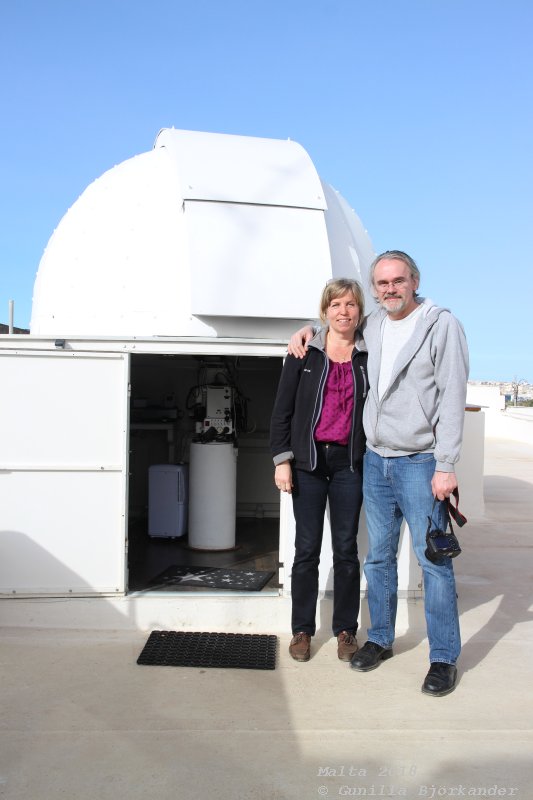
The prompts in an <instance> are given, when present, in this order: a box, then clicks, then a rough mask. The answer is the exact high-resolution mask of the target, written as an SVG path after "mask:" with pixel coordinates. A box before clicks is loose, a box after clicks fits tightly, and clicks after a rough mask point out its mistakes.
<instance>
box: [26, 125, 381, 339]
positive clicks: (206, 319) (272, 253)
mask: <svg viewBox="0 0 533 800" xmlns="http://www.w3.org/2000/svg"><path fill="white" fill-rule="evenodd" d="M373 255H374V253H373V249H372V245H371V242H370V240H369V238H368V236H367V234H366V232H365V231H364V229H363V227H362V225H361V222H360V221H359V219H358V217H357V215H356V214H355V213H354V212H353V211H352V210H351V209H350V208H349V206H348V205H347V203H346V202H345V201H344V200H343V198H342V197H341V196H340V195H339V194H338V193H337V192H335V191H334V190H333V189H332V188H331V187H330V186H328V185H326V184H323V183H322V182H321V180H320V178H319V176H318V174H317V172H316V170H315V168H314V166H313V163H312V161H311V159H310V158H309V156H308V154H307V153H306V152H305V150H304V149H303V148H302V147H301V146H300V145H299V144H297V143H296V142H292V141H284V140H275V139H258V138H252V137H245V136H229V135H225V134H214V133H198V132H192V131H181V130H175V129H164V130H163V131H161V132H160V133H159V135H158V136H157V138H156V141H155V144H154V148H153V149H152V150H151V151H150V152H147V153H142V154H141V155H138V156H135V157H134V158H131V159H129V160H127V161H124V162H123V163H122V164H119V165H118V166H116V167H114V168H113V169H111V170H109V171H108V172H106V173H104V175H102V176H101V177H100V178H98V179H97V180H96V181H94V183H92V184H91V185H90V186H88V187H87V189H86V190H85V191H84V192H83V193H82V195H81V196H80V197H79V199H78V200H77V201H76V202H75V203H74V205H73V206H72V208H71V209H69V211H68V212H67V213H66V214H65V216H64V217H63V219H62V220H61V222H60V223H59V225H58V227H57V229H56V230H55V232H54V234H53V235H52V237H51V239H50V241H49V242H48V245H47V247H46V250H45V252H44V255H43V257H42V259H41V262H40V265H39V270H38V273H37V278H36V281H35V287H34V296H33V307H32V318H31V326H30V327H31V333H32V334H44V335H54V336H57V335H61V336H68V335H82V336H127V337H130V336H137V337H144V336H241V335H248V336H250V335H251V336H254V337H265V336H269V335H271V334H272V332H273V331H277V332H278V333H279V331H280V330H281V329H283V330H285V329H287V330H289V331H290V330H292V329H293V327H294V321H295V320H301V319H309V318H313V317H315V316H316V314H317V303H318V298H319V295H320V292H321V290H322V287H323V286H324V283H325V282H326V281H327V280H328V279H329V278H331V277H335V276H341V275H342V276H348V277H354V278H357V279H359V280H361V282H362V283H363V285H364V286H366V283H367V281H366V278H367V271H368V266H369V264H370V262H371V261H372V258H373ZM281 323H284V325H283V326H282V327H280V324H281ZM287 323H289V327H288V328H287ZM290 326H292V327H290Z"/></svg>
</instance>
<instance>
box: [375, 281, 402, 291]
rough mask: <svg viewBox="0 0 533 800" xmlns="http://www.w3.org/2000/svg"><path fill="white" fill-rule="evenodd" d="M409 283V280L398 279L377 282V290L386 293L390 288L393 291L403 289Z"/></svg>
mask: <svg viewBox="0 0 533 800" xmlns="http://www.w3.org/2000/svg"><path fill="white" fill-rule="evenodd" d="M406 283H407V278H396V279H395V280H393V281H377V282H376V289H377V290H378V291H380V292H386V291H387V290H388V288H389V286H392V288H393V289H401V288H402V287H403V286H405V284H406Z"/></svg>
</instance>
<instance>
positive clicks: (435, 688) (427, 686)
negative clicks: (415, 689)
mask: <svg viewBox="0 0 533 800" xmlns="http://www.w3.org/2000/svg"><path fill="white" fill-rule="evenodd" d="M456 682H457V668H456V667H455V664H443V663H441V662H439V661H435V662H434V663H433V664H432V665H431V666H430V668H429V672H428V674H427V675H426V679H425V681H424V683H423V684H422V691H423V692H424V693H425V694H432V695H433V697H442V696H443V695H444V694H450V692H453V690H454V689H455V684H456Z"/></svg>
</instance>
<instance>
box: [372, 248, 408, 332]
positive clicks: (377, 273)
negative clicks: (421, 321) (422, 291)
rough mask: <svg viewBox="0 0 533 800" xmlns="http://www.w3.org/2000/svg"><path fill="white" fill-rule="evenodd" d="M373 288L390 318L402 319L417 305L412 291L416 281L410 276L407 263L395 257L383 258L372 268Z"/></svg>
mask: <svg viewBox="0 0 533 800" xmlns="http://www.w3.org/2000/svg"><path fill="white" fill-rule="evenodd" d="M374 289H375V291H376V297H377V299H378V302H379V304H380V305H381V306H383V308H384V309H385V311H386V312H387V314H388V315H389V317H390V318H391V319H404V317H407V316H408V315H409V314H410V313H411V311H414V310H415V308H416V307H417V302H416V300H415V298H414V293H415V292H416V290H417V289H418V281H417V280H414V279H413V278H412V277H411V272H410V270H409V267H408V266H407V264H404V262H403V261H399V260H398V259H397V258H384V259H383V260H382V261H379V262H378V264H377V266H376V268H375V270H374Z"/></svg>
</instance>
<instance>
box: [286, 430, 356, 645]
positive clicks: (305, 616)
mask: <svg viewBox="0 0 533 800" xmlns="http://www.w3.org/2000/svg"><path fill="white" fill-rule="evenodd" d="M317 456H318V463H317V467H316V469H315V470H314V471H313V472H306V471H304V470H301V469H295V470H294V474H293V480H294V488H293V492H292V505H293V510H294V518H295V521H296V541H295V553H294V563H293V565H292V588H291V594H292V632H293V633H298V632H299V631H304V632H305V633H309V634H311V636H313V635H314V633H315V630H316V622H315V616H316V604H317V599H318V565H319V562H320V550H321V548H322V533H323V527H324V513H325V511H326V503H327V501H328V500H329V517H330V527H331V545H332V550H333V619H332V630H333V634H334V635H335V636H338V635H339V633H340V632H341V631H350V632H351V631H354V632H355V631H356V630H357V617H358V615H359V604H360V569H359V557H358V554H357V531H358V528H359V512H360V511H361V505H362V502H363V496H362V488H363V486H362V484H363V480H362V475H361V467H362V464H361V462H358V463H357V464H355V465H354V470H353V471H352V470H351V469H350V464H349V460H348V448H347V447H341V446H339V445H334V444H333V445H327V444H320V443H317Z"/></svg>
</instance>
